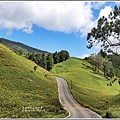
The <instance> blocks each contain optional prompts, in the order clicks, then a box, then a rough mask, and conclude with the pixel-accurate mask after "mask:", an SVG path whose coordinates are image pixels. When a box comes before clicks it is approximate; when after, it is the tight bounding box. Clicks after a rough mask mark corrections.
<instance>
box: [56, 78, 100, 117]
mask: <svg viewBox="0 0 120 120" xmlns="http://www.w3.org/2000/svg"><path fill="white" fill-rule="evenodd" d="M56 80H57V84H58V92H59V100H60V102H61V104H62V105H63V107H64V108H65V109H66V110H67V111H68V112H69V116H68V117H67V118H101V117H100V116H99V115H98V114H97V113H95V112H93V111H91V110H89V109H87V108H84V107H82V106H81V105H80V104H78V103H77V102H76V101H75V100H74V98H73V97H72V95H71V94H70V92H69V89H68V85H67V82H66V81H65V80H64V79H62V78H60V77H56Z"/></svg>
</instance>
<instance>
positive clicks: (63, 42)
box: [0, 1, 120, 58]
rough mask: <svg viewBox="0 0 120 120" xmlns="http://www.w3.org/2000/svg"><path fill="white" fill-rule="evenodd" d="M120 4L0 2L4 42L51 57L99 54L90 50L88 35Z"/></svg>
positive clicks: (96, 49) (96, 50) (104, 2)
mask: <svg viewBox="0 0 120 120" xmlns="http://www.w3.org/2000/svg"><path fill="white" fill-rule="evenodd" d="M115 5H120V2H119V1H116V2H115V1H113V2H112V1H110V2H109V1H21V2H20V1H13V2H12V1H10V2H9V1H5V2H0V38H6V39H9V40H12V41H16V42H21V43H23V44H26V45H29V46H31V47H34V48H37V49H40V50H45V51H48V52H51V53H54V52H56V51H58V52H59V51H61V50H67V51H68V52H69V53H70V56H71V57H78V58H84V57H86V56H89V55H90V54H92V53H93V54H95V53H98V52H99V50H100V46H95V47H93V48H92V49H88V48H87V47H86V46H87V45H88V43H87V40H86V38H87V33H88V32H90V30H91V29H92V28H93V27H95V26H96V25H97V20H98V19H99V18H100V17H102V16H103V15H104V16H106V17H107V16H108V14H109V13H110V11H112V10H113V8H114V6H115Z"/></svg>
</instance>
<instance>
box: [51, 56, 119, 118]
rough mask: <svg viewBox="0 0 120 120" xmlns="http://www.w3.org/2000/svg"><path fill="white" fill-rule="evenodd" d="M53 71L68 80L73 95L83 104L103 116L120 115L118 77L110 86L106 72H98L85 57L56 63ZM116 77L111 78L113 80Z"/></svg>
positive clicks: (117, 116)
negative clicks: (105, 75)
mask: <svg viewBox="0 0 120 120" xmlns="http://www.w3.org/2000/svg"><path fill="white" fill-rule="evenodd" d="M51 72H52V73H53V74H54V75H56V76H60V77H62V78H64V79H66V80H67V82H68V86H69V89H70V91H71V93H72V95H73V97H74V98H75V99H76V100H77V101H78V102H79V103H80V104H82V105H83V106H85V107H87V108H90V109H92V110H93V111H96V112H97V113H98V114H100V115H101V116H102V117H107V116H106V114H107V113H108V114H110V115H109V117H116V118H119V117H120V85H119V83H118V79H117V80H116V81H114V82H113V83H112V86H109V85H108V84H109V83H110V80H108V79H106V78H105V77H104V72H102V71H101V70H99V73H100V74H98V73H97V72H96V71H94V70H93V65H91V64H90V63H89V62H87V61H86V60H83V59H77V58H70V59H68V60H67V61H64V62H62V63H58V64H56V65H54V67H53V69H52V70H51ZM115 78H116V77H113V78H111V81H112V80H114V79H115Z"/></svg>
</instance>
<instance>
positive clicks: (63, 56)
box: [59, 50, 70, 62]
mask: <svg viewBox="0 0 120 120" xmlns="http://www.w3.org/2000/svg"><path fill="white" fill-rule="evenodd" d="M59 58H60V62H63V61H65V60H67V59H69V58H70V55H69V53H68V52H67V51H66V50H61V51H60V52H59Z"/></svg>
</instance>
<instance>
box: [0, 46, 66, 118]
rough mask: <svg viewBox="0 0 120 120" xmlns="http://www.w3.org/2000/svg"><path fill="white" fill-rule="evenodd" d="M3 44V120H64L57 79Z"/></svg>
mask: <svg viewBox="0 0 120 120" xmlns="http://www.w3.org/2000/svg"><path fill="white" fill-rule="evenodd" d="M35 66H37V65H36V64H35V63H34V62H33V61H31V60H28V59H26V58H25V57H21V56H19V55H16V54H15V53H14V52H13V51H12V50H10V49H9V48H7V47H5V46H4V45H2V44H0V118H61V117H66V116H67V115H68V112H67V111H66V110H63V108H61V105H60V102H59V99H58V92H57V84H56V79H55V77H54V76H53V75H52V74H51V73H50V72H48V71H47V70H45V69H43V68H41V67H39V66H37V67H35Z"/></svg>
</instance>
